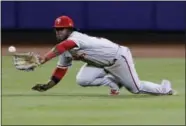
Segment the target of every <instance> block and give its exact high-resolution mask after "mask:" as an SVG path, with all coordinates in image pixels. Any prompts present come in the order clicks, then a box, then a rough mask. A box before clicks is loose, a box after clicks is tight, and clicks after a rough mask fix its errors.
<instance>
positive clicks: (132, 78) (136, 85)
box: [122, 56, 140, 92]
mask: <svg viewBox="0 0 186 126" xmlns="http://www.w3.org/2000/svg"><path fill="white" fill-rule="evenodd" d="M122 57H123V58H124V59H125V60H126V63H127V66H128V68H129V71H130V75H131V77H132V80H133V82H134V84H135V86H136V88H137V90H138V92H140V90H139V88H138V86H137V84H136V81H135V80H134V77H133V75H132V71H131V69H130V66H129V63H128V61H127V58H126V57H125V56H122Z"/></svg>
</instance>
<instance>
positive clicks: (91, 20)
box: [1, 1, 186, 31]
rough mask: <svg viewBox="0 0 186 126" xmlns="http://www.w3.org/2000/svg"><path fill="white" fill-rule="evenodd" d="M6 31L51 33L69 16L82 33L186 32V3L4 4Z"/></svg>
mask: <svg viewBox="0 0 186 126" xmlns="http://www.w3.org/2000/svg"><path fill="white" fill-rule="evenodd" d="M1 6H2V17H1V18H2V28H3V29H51V28H52V26H53V22H54V20H55V18H56V17H58V16H60V15H68V16H70V17H72V18H73V19H74V21H75V25H76V27H78V28H79V29H83V30H108V29H109V30H110V29H112V30H118V29H119V30H156V31H157V30H158V31H159V30H174V31H184V30H185V28H186V2H184V1H179V2H178V1H170V2H161V1H157V2H154V1H143V2H140V1H138V2H134V1H131V2H126V1H123V2H122V1H120V2H119V1H117V2H89V1H82V2H75V1H74V2H73V1H68V2H63V1H55V2H49V1H45V2H37V1H35V2H26V1H25V2H23V1H20V2H15V1H14V2H10V1H3V2H1Z"/></svg>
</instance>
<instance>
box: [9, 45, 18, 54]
mask: <svg viewBox="0 0 186 126" xmlns="http://www.w3.org/2000/svg"><path fill="white" fill-rule="evenodd" d="M8 51H9V52H11V53H13V52H16V48H15V47H14V46H10V47H9V48H8Z"/></svg>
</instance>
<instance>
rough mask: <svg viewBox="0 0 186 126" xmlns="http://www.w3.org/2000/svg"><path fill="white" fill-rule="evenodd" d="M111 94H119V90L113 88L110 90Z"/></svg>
mask: <svg viewBox="0 0 186 126" xmlns="http://www.w3.org/2000/svg"><path fill="white" fill-rule="evenodd" d="M110 95H111V96H115V95H119V90H115V89H111V90H110Z"/></svg>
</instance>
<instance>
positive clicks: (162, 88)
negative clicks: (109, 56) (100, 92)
mask: <svg viewBox="0 0 186 126" xmlns="http://www.w3.org/2000/svg"><path fill="white" fill-rule="evenodd" d="M106 70H108V71H109V72H110V73H111V74H113V75H114V76H115V77H116V78H118V79H119V80H120V82H121V83H122V84H123V85H124V86H125V87H126V88H127V89H128V90H129V91H130V92H132V93H148V94H168V93H169V92H170V91H172V89H171V85H170V82H169V81H163V82H162V84H156V83H153V82H148V81H140V79H139V77H138V74H137V72H136V69H135V66H134V63H133V59H132V55H131V52H130V50H128V51H126V52H125V54H123V55H121V56H120V57H119V58H118V60H117V61H116V63H115V64H114V65H113V66H111V67H107V68H106Z"/></svg>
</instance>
